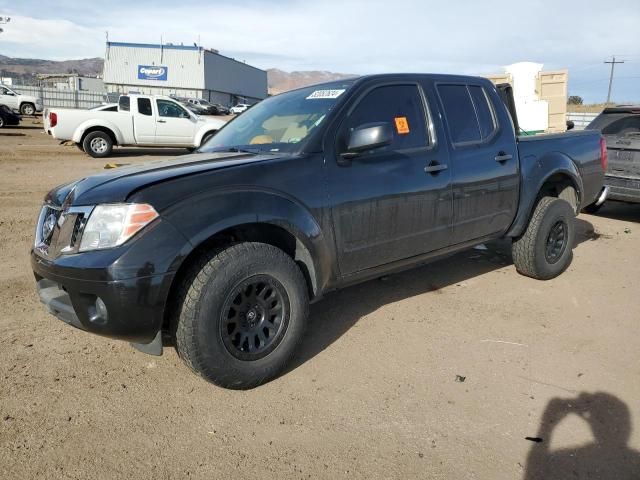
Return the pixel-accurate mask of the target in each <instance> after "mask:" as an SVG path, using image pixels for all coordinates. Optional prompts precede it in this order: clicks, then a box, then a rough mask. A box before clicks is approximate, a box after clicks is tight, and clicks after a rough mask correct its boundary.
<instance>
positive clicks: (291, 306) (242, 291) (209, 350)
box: [174, 243, 309, 389]
mask: <svg viewBox="0 0 640 480" xmlns="http://www.w3.org/2000/svg"><path fill="white" fill-rule="evenodd" d="M261 285H264V287H261ZM177 300H178V301H177V304H176V312H175V314H174V323H175V339H176V349H177V351H178V355H179V356H180V357H181V358H182V359H183V360H184V361H185V363H186V364H187V365H188V366H189V367H190V368H191V369H192V370H193V371H195V372H196V373H197V374H199V375H201V376H202V377H204V378H205V379H206V380H208V381H210V382H212V383H214V384H216V385H219V386H221V387H224V388H230V389H249V388H254V387H257V386H258V385H261V384H263V383H265V382H266V381H268V380H270V379H272V378H274V377H275V376H276V375H278V374H279V373H280V372H281V371H282V369H283V368H284V367H285V366H286V364H287V363H288V361H289V359H290V358H291V356H292V355H293V353H294V351H295V348H296V347H297V345H298V343H299V341H300V339H301V338H302V335H303V332H304V330H305V326H306V323H307V315H308V308H309V299H308V294H307V285H306V282H305V279H304V277H303V275H302V272H301V271H300V269H299V268H298V266H297V265H296V264H295V262H294V261H293V260H292V259H291V258H290V257H289V256H288V255H287V254H285V253H284V252H283V251H282V250H280V249H278V248H276V247H274V246H271V245H267V244H263V243H240V244H236V245H233V246H231V247H229V248H227V249H225V250H222V251H217V252H212V253H210V254H209V255H205V256H204V257H203V258H201V259H200V261H199V262H197V263H196V264H195V265H194V266H193V267H192V268H191V269H190V270H189V272H188V274H187V275H186V277H185V279H184V281H183V283H182V284H181V288H180V293H179V295H178V299H177ZM271 308H273V310H269V309H271ZM278 312H279V313H278ZM266 322H269V323H266ZM260 331H262V337H260V336H259V335H260V333H259V332H260ZM267 334H268V335H267ZM263 340H264V342H263ZM251 342H253V343H251Z"/></svg>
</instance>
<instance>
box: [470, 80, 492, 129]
mask: <svg viewBox="0 0 640 480" xmlns="http://www.w3.org/2000/svg"><path fill="white" fill-rule="evenodd" d="M469 93H470V94H471V99H472V100H473V105H474V106H475V107H476V116H477V117H478V124H479V125H480V135H481V136H482V140H486V139H488V138H489V137H490V136H491V135H493V133H494V132H495V131H496V120H495V116H494V114H493V108H492V107H491V104H490V102H489V97H488V96H487V94H486V92H485V91H484V88H482V87H478V86H475V85H469Z"/></svg>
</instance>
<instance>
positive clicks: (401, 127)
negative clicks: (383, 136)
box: [394, 117, 409, 135]
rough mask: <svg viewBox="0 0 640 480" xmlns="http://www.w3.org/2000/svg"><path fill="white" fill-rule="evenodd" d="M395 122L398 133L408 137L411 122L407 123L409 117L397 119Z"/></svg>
mask: <svg viewBox="0 0 640 480" xmlns="http://www.w3.org/2000/svg"><path fill="white" fill-rule="evenodd" d="M394 120H395V121H396V131H397V132H398V133H399V134H400V135H406V134H407V133H409V122H408V121H407V117H396V118H395V119H394Z"/></svg>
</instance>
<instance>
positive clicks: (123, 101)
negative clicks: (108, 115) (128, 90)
mask: <svg viewBox="0 0 640 480" xmlns="http://www.w3.org/2000/svg"><path fill="white" fill-rule="evenodd" d="M129 110H131V99H130V98H129V97H127V96H126V95H123V96H121V97H120V99H119V100H118V111H120V112H128V111H129Z"/></svg>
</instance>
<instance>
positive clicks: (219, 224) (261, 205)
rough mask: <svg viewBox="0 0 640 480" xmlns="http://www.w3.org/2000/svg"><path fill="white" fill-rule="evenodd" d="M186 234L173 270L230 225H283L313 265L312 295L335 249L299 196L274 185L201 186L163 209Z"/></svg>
mask: <svg viewBox="0 0 640 480" xmlns="http://www.w3.org/2000/svg"><path fill="white" fill-rule="evenodd" d="M162 216H163V218H165V219H166V220H168V221H169V222H171V224H172V225H174V226H175V227H176V228H177V230H178V231H180V232H181V233H182V234H183V235H184V236H185V237H186V238H187V239H188V240H189V244H188V245H186V246H185V251H183V252H181V254H180V255H179V257H178V258H177V259H176V261H175V263H174V265H173V266H172V268H171V270H174V269H175V270H178V269H179V267H180V265H181V264H182V262H183V261H184V260H185V259H186V258H187V257H188V256H189V255H190V254H191V253H192V252H194V251H195V250H196V249H197V248H198V247H200V246H201V245H203V244H204V243H205V242H206V241H207V240H209V239H211V238H212V237H213V236H215V235H216V234H219V233H221V232H224V231H225V230H228V229H230V228H234V227H242V226H248V225H256V224H268V225H272V226H275V227H279V228H282V229H283V230H285V231H287V232H288V233H289V234H291V235H292V236H293V237H294V238H295V239H296V257H295V259H296V260H299V261H301V262H303V263H304V264H305V265H306V266H307V269H308V270H309V277H310V280H311V288H312V291H313V294H314V296H316V295H318V294H321V293H322V291H323V290H324V289H325V287H326V285H327V284H328V283H329V281H330V279H331V276H332V272H333V264H334V262H333V261H332V258H334V252H333V250H332V249H331V248H330V241H329V239H328V238H327V237H326V236H325V234H324V233H323V231H322V228H321V227H320V225H319V223H318V221H317V220H316V217H315V216H314V215H313V214H312V212H311V211H309V210H308V209H307V208H306V207H305V206H303V205H302V204H301V203H300V202H299V201H297V200H296V199H294V198H293V197H290V196H288V195H286V194H283V193H281V192H276V191H270V190H263V189H255V188H251V187H247V188H242V189H234V190H225V189H222V190H217V191H214V192H201V193H199V194H197V195H195V196H191V197H189V198H188V199H185V200H184V201H181V202H179V203H178V204H175V205H173V206H171V207H169V208H168V209H167V210H166V211H164V212H162Z"/></svg>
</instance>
